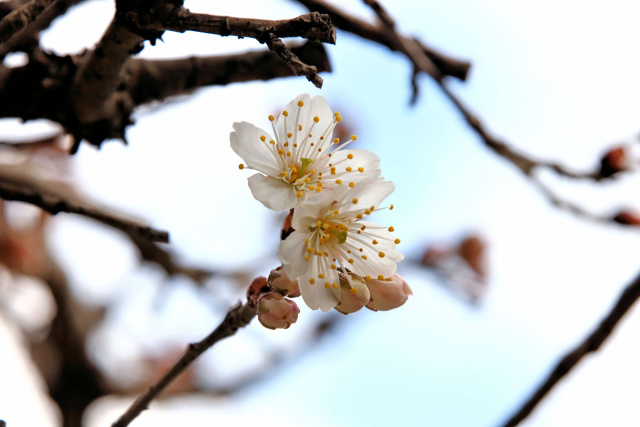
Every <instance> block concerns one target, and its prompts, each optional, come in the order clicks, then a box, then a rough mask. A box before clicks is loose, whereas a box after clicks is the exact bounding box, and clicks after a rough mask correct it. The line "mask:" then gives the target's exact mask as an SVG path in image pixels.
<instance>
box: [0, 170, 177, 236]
mask: <svg viewBox="0 0 640 427" xmlns="http://www.w3.org/2000/svg"><path fill="white" fill-rule="evenodd" d="M0 198H3V199H5V200H15V201H20V202H26V203H30V204H32V205H35V206H38V207H39V208H41V209H42V210H44V211H47V212H49V213H50V214H52V215H56V214H58V213H60V212H68V213H74V214H78V215H83V216H86V217H88V218H91V219H94V220H96V221H98V222H101V223H103V224H106V225H108V226H110V227H113V228H116V229H118V230H120V231H123V232H124V233H126V234H127V235H129V236H130V237H131V238H133V239H136V238H143V239H146V240H149V241H155V242H165V243H166V242H168V241H169V233H167V232H166V231H161V230H156V229H154V228H151V227H148V226H146V225H142V224H139V223H136V222H134V221H131V220H128V219H125V218H122V217H119V216H116V215H114V214H111V213H108V212H105V211H102V210H99V209H97V208H94V207H89V206H83V205H82V204H80V203H81V202H79V201H74V200H70V199H69V198H68V196H65V195H64V194H61V193H60V192H59V191H56V190H55V189H52V188H48V187H47V185H46V184H45V183H44V182H40V181H38V180H35V179H34V178H32V177H31V178H29V177H28V176H19V175H18V174H15V173H11V172H10V171H8V170H7V167H4V169H2V170H0ZM76 198H77V197H76Z"/></svg>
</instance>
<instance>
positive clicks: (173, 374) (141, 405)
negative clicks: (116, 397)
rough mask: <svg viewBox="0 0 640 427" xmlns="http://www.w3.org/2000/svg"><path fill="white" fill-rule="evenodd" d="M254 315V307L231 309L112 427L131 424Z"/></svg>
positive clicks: (245, 324) (247, 305) (246, 306)
mask: <svg viewBox="0 0 640 427" xmlns="http://www.w3.org/2000/svg"><path fill="white" fill-rule="evenodd" d="M255 315H256V307H255V306H251V305H249V303H247V304H245V305H240V304H238V305H237V306H236V307H234V308H232V309H231V310H230V311H229V313H227V316H226V317H225V319H224V320H223V321H222V323H221V324H220V325H219V326H218V327H217V328H216V329H215V330H214V331H213V332H211V334H209V335H208V336H207V337H206V338H205V339H203V340H202V341H200V342H198V343H194V344H190V345H189V347H188V348H187V350H186V351H185V353H184V354H183V355H182V357H181V358H180V359H179V360H178V361H177V362H176V363H175V364H174V365H173V367H172V368H171V369H169V371H168V372H167V373H166V374H165V375H164V376H163V377H162V378H161V379H160V380H159V381H158V382H157V383H156V384H154V385H153V386H151V387H149V389H148V390H147V391H146V392H145V393H143V394H141V395H140V396H139V397H138V398H137V399H136V400H135V401H134V402H133V403H132V404H131V406H130V407H129V408H128V409H127V411H126V412H125V413H124V414H122V416H120V418H118V420H117V421H116V422H114V423H113V424H112V427H125V426H127V425H129V423H131V421H133V420H134V419H135V418H136V417H137V416H138V415H140V413H141V412H142V411H144V410H145V409H147V408H148V406H149V403H151V401H152V400H153V399H154V398H155V397H156V396H158V395H159V394H160V393H161V392H162V391H163V390H164V389H165V388H166V387H167V386H168V385H169V384H171V383H172V382H173V381H174V380H175V379H176V378H177V377H178V376H179V375H180V374H182V373H183V372H184V371H185V370H186V369H187V368H188V367H189V365H191V363H193V361H194V360H196V359H197V358H198V357H200V356H201V355H202V354H203V353H204V352H205V351H207V350H208V349H209V348H211V347H212V346H213V345H214V344H216V343H217V342H218V341H221V340H223V339H224V338H227V337H230V336H232V335H234V334H235V333H236V332H237V331H238V329H240V328H242V327H244V326H247V325H248V324H249V322H251V320H252V319H253V318H254V317H255Z"/></svg>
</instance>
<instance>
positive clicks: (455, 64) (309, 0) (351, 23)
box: [298, 0, 471, 80]
mask: <svg viewBox="0 0 640 427" xmlns="http://www.w3.org/2000/svg"><path fill="white" fill-rule="evenodd" d="M298 3H301V4H302V5H304V6H305V7H306V8H308V9H309V10H312V11H317V12H320V13H326V14H327V15H329V16H330V17H331V22H332V24H333V25H334V26H336V27H337V28H339V29H341V30H344V31H348V32H350V33H353V34H355V35H357V36H359V37H362V38H364V39H367V40H371V41H373V42H375V43H378V44H381V45H383V46H386V47H388V48H389V49H391V50H392V51H395V52H400V53H402V54H404V55H406V56H407V57H409V58H410V57H411V56H410V53H409V52H408V51H407V50H406V46H404V43H416V44H417V46H419V47H420V49H421V50H422V51H423V52H424V53H425V55H427V57H428V58H429V60H430V61H431V62H433V64H434V65H435V66H436V67H437V69H438V70H439V71H440V73H441V74H442V75H444V76H451V77H455V78H457V79H460V80H465V79H466V77H467V73H468V71H469V67H470V66H471V65H470V64H469V63H468V62H464V61H459V60H457V59H453V58H450V57H448V56H446V55H443V54H441V53H439V52H437V51H435V50H434V49H432V48H430V47H428V46H426V45H425V44H424V43H421V42H420V41H418V40H416V39H414V38H411V37H406V36H402V35H398V37H400V39H401V40H402V41H403V43H401V44H398V41H397V39H396V36H395V35H393V34H391V33H390V32H389V31H388V30H387V28H386V27H385V26H384V25H382V26H376V25H371V24H369V23H367V22H365V21H363V20H361V19H358V18H356V17H354V16H351V15H349V14H347V13H344V12H343V11H342V10H340V8H338V7H336V6H332V5H330V4H328V3H327V2H325V1H323V0H298Z"/></svg>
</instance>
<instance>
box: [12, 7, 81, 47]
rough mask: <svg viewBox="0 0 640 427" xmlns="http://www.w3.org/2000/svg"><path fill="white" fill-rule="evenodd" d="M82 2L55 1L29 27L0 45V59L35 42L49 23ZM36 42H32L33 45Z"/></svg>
mask: <svg viewBox="0 0 640 427" xmlns="http://www.w3.org/2000/svg"><path fill="white" fill-rule="evenodd" d="M81 1H83V0H55V1H54V2H53V3H52V4H51V6H49V7H47V8H46V9H45V10H44V11H42V13H40V14H39V15H38V16H37V17H36V19H35V20H34V21H33V22H31V23H30V24H29V25H27V26H26V27H24V28H23V29H21V30H20V31H17V32H16V33H14V34H13V35H12V36H11V37H10V38H9V39H8V40H7V41H5V42H4V43H2V44H0V58H3V57H4V56H6V55H7V54H8V53H10V52H14V51H15V50H17V49H19V48H20V47H22V46H25V45H26V44H27V43H28V42H29V41H31V40H37V37H38V34H39V33H40V31H42V30H44V29H45V28H48V27H49V25H50V24H51V22H53V20H54V19H56V18H57V17H59V16H62V15H64V14H65V13H66V11H67V9H68V8H70V7H71V6H73V5H75V4H77V3H80V2H81ZM35 43H36V42H35V41H34V44H35Z"/></svg>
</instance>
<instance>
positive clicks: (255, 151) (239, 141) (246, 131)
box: [230, 122, 282, 176]
mask: <svg viewBox="0 0 640 427" xmlns="http://www.w3.org/2000/svg"><path fill="white" fill-rule="evenodd" d="M233 130H234V131H235V132H231V135H230V139H231V148H232V149H233V151H235V152H236V154H238V156H240V157H242V160H244V161H245V162H246V163H247V166H249V167H250V168H251V169H255V170H257V171H260V172H262V173H264V174H266V175H271V176H277V175H279V174H280V172H282V171H281V170H280V166H279V165H278V161H277V160H276V157H275V154H274V153H273V152H272V151H271V150H272V148H271V146H270V144H269V141H270V140H271V139H272V138H271V136H270V135H269V133H268V132H267V131H265V130H262V129H260V128H259V127H256V126H254V125H252V124H251V123H248V122H236V123H234V124H233ZM261 136H265V139H266V142H263V141H261V140H260V137H261Z"/></svg>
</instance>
